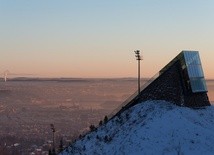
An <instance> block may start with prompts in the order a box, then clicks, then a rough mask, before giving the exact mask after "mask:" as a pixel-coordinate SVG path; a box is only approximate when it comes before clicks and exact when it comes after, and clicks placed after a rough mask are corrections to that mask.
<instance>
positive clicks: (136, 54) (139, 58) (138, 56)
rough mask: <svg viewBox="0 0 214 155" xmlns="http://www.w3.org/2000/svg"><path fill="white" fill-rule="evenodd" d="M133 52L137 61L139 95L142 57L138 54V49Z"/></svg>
mask: <svg viewBox="0 0 214 155" xmlns="http://www.w3.org/2000/svg"><path fill="white" fill-rule="evenodd" d="M134 52H135V57H136V60H137V61H138V96H140V61H141V60H142V57H141V56H140V51H139V50H136V51H134Z"/></svg>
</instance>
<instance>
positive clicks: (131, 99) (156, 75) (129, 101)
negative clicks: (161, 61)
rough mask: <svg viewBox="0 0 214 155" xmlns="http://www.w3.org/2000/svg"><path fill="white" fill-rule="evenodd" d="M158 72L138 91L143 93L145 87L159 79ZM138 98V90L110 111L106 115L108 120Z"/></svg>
mask: <svg viewBox="0 0 214 155" xmlns="http://www.w3.org/2000/svg"><path fill="white" fill-rule="evenodd" d="M159 75H160V74H159V72H158V73H157V74H155V75H154V76H153V77H152V78H150V79H149V80H148V81H146V82H145V83H144V84H143V85H142V86H141V87H140V91H143V90H144V89H145V88H146V87H148V86H149V85H150V84H151V83H152V82H153V81H154V80H155V79H157V78H158V77H159ZM137 97H138V90H137V91H136V92H135V93H134V94H132V95H131V96H130V97H129V98H127V99H126V100H125V101H124V102H123V103H122V104H121V105H119V106H118V107H117V108H116V109H114V110H113V111H112V113H111V114H109V115H108V118H109V119H112V118H113V117H114V116H115V115H117V113H118V112H119V111H120V110H121V109H123V108H126V106H127V105H128V104H129V103H131V101H133V100H134V99H136V98H137Z"/></svg>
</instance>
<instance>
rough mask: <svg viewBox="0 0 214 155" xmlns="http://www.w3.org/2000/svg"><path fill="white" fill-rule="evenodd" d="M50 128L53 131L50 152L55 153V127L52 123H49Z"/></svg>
mask: <svg viewBox="0 0 214 155" xmlns="http://www.w3.org/2000/svg"><path fill="white" fill-rule="evenodd" d="M50 126H51V130H52V132H53V149H52V154H53V155H55V136H54V133H55V132H56V130H55V127H54V125H53V124H50Z"/></svg>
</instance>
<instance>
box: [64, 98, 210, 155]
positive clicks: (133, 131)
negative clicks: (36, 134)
mask: <svg viewBox="0 0 214 155" xmlns="http://www.w3.org/2000/svg"><path fill="white" fill-rule="evenodd" d="M213 131H214V107H213V106H209V107H205V108H204V109H190V108H187V107H178V106H176V105H174V104H171V103H168V102H165V101H147V102H144V103H141V104H137V105H135V106H134V107H132V108H130V109H128V110H126V111H125V112H123V113H122V114H121V115H120V116H119V117H115V118H114V119H112V120H110V121H109V122H108V123H107V124H104V125H102V126H100V127H99V128H97V130H96V131H93V132H91V133H89V134H87V135H86V136H85V137H84V138H82V139H80V140H77V141H76V142H75V143H73V144H72V145H70V146H69V147H68V148H66V149H65V150H64V151H63V152H62V153H61V154H60V155H73V154H75V155H121V154H125V155H144V154H145V155H148V154H154V155H155V154H164V155H165V154H170V155H171V154H172V155H178V154H180V155H181V154H184V155H186V154H195V155H197V154H214V145H213V144H214V132H213Z"/></svg>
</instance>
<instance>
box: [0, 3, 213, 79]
mask: <svg viewBox="0 0 214 155" xmlns="http://www.w3.org/2000/svg"><path fill="white" fill-rule="evenodd" d="M0 18H1V24H0V34H1V35H0V54H1V56H0V73H3V72H4V71H5V70H9V71H11V72H13V73H17V74H18V73H25V74H26V75H27V74H28V75H36V76H40V77H136V74H137V62H136V60H135V56H134V50H140V51H141V55H143V61H142V62H141V73H142V77H152V76H153V75H154V74H155V73H157V72H158V71H159V70H160V69H161V68H162V67H164V66H165V65H166V64H167V63H168V62H169V61H170V60H171V59H173V58H174V57H175V56H176V55H177V54H178V53H180V52H181V51H182V50H197V51H199V52H200V56H201V60H202V66H203V69H204V72H205V77H206V78H207V79H212V78H214V70H213V69H212V66H214V62H213V57H214V52H213V51H214V47H213V40H214V29H213V27H214V21H213V20H211V19H213V18H214V1H212V0H207V1H201V0H189V1H185V0H181V1H173V2H172V1H170V0H163V1H155V0H151V1H146V0H142V1H140V0H136V1H128V0H123V1H122V0H119V1H113V0H109V1H98V0H92V1H57V0H46V1H42V0H37V1H27V0H22V1H18V0H14V1H4V0H0Z"/></svg>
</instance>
